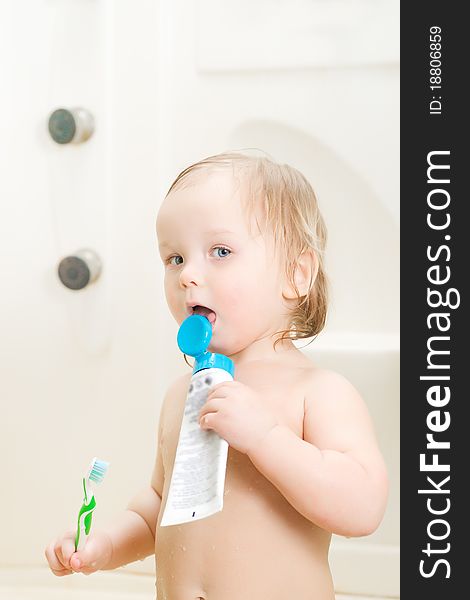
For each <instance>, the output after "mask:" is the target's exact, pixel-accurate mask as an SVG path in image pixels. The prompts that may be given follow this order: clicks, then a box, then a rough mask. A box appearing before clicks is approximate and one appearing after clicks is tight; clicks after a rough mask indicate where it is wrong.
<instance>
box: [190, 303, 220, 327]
mask: <svg viewBox="0 0 470 600" xmlns="http://www.w3.org/2000/svg"><path fill="white" fill-rule="evenodd" d="M193 315H201V316H203V317H206V319H207V320H208V321H209V323H210V324H211V325H212V326H214V324H215V321H216V319H217V317H216V314H215V312H214V311H213V310H211V309H210V308H207V306H199V305H197V306H193Z"/></svg>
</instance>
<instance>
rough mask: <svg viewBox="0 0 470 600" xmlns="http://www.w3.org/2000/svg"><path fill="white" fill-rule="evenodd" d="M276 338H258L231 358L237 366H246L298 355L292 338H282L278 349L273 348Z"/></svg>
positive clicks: (277, 346)
mask: <svg viewBox="0 0 470 600" xmlns="http://www.w3.org/2000/svg"><path fill="white" fill-rule="evenodd" d="M273 344H274V340H273V339H272V338H271V337H266V338H262V339H260V340H256V341H255V342H253V343H252V344H250V345H249V346H247V347H246V348H243V350H240V351H239V352H235V353H234V354H231V355H230V358H231V359H232V360H233V362H234V364H235V369H236V368H237V367H244V366H246V365H248V364H251V363H254V362H258V361H262V362H271V361H279V362H281V361H282V360H284V359H289V358H291V357H293V356H294V355H298V354H299V353H300V350H298V349H297V348H296V347H295V345H294V344H293V342H292V341H291V340H282V341H280V342H279V343H278V344H276V349H275V350H274V348H273Z"/></svg>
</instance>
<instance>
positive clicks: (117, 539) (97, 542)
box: [45, 394, 168, 577]
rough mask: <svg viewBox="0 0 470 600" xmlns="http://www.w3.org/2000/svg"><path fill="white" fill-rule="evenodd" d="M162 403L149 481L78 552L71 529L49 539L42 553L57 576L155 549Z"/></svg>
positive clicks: (89, 570)
mask: <svg viewBox="0 0 470 600" xmlns="http://www.w3.org/2000/svg"><path fill="white" fill-rule="evenodd" d="M167 396H168V394H167ZM165 399H166V398H165ZM164 407H165V401H164V402H163V404H162V410H161V414H160V425H159V433H158V451H157V459H156V462H155V467H154V470H153V474H152V479H151V485H150V486H149V487H147V488H145V489H143V490H142V491H141V492H139V493H138V494H137V495H136V496H134V498H133V499H132V500H131V501H130V502H129V504H128V506H127V508H126V510H125V511H124V512H122V513H121V514H119V515H118V516H117V517H116V519H115V520H114V522H113V523H112V524H111V525H110V526H108V527H106V528H104V529H102V530H95V531H94V530H93V529H92V532H91V534H90V536H89V538H88V539H87V542H86V545H85V547H84V548H83V549H82V550H80V551H79V552H75V545H74V541H75V530H70V531H67V532H66V533H65V534H63V535H62V536H60V537H59V538H57V539H56V540H54V541H53V542H51V543H50V544H49V546H48V547H47V548H46V550H45V555H46V559H47V561H48V563H49V567H50V568H51V570H52V572H53V573H54V574H55V575H57V576H59V577H61V576H63V575H70V574H71V573H73V572H74V571H75V572H80V573H84V574H87V575H88V574H90V573H94V572H95V571H98V570H109V569H116V568H117V567H120V566H122V565H126V564H129V563H131V562H134V561H136V560H139V559H143V558H145V557H146V556H150V555H151V554H153V553H154V552H155V530H156V523H157V518H158V514H159V512H160V506H161V496H162V490H163V463H162V456H161V449H160V441H161V431H162V419H163V413H164Z"/></svg>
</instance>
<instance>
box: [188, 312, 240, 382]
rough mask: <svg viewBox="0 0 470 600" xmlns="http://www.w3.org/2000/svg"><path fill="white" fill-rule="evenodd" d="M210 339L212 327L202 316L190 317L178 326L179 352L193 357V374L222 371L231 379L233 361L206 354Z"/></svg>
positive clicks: (210, 353) (211, 353)
mask: <svg viewBox="0 0 470 600" xmlns="http://www.w3.org/2000/svg"><path fill="white" fill-rule="evenodd" d="M211 339H212V325H211V324H210V322H209V319H206V317H203V316H202V315H190V316H189V317H187V318H186V319H185V320H184V321H183V322H182V323H181V325H180V328H179V330H178V337H177V342H178V347H179V349H180V350H181V352H184V354H188V355H189V356H194V358H195V359H196V361H195V363H194V369H193V374H194V373H197V372H198V371H202V369H212V368H216V369H224V370H225V371H227V372H228V373H230V375H231V376H232V377H233V374H234V371H235V369H234V364H233V361H232V360H231V359H230V358H229V357H228V356H224V355H223V354H216V353H215V352H206V350H207V347H208V346H209V344H210V342H211Z"/></svg>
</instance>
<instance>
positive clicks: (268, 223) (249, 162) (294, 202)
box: [167, 151, 328, 347]
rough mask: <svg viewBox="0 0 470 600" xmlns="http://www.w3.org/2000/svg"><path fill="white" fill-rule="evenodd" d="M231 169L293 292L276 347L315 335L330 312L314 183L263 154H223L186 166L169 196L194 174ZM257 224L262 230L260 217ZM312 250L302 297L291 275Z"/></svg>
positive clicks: (323, 232)
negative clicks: (267, 233)
mask: <svg viewBox="0 0 470 600" xmlns="http://www.w3.org/2000/svg"><path fill="white" fill-rule="evenodd" d="M224 168H225V169H227V168H228V169H231V170H232V174H233V176H234V179H235V180H236V181H239V182H240V183H241V184H242V185H247V186H248V188H247V189H248V193H247V194H245V195H244V194H242V197H243V198H244V201H245V208H246V209H247V210H248V214H249V215H255V214H256V212H257V209H258V213H259V208H261V209H262V211H261V212H262V214H263V218H264V223H263V226H264V227H265V228H266V229H265V231H266V230H267V231H271V232H272V235H273V240H274V244H275V250H276V251H277V252H278V256H281V257H282V263H283V267H284V269H285V273H286V275H287V278H288V281H289V282H290V284H291V285H292V287H293V289H294V290H295V293H296V295H297V304H296V306H295V307H294V308H293V309H292V310H291V313H290V325H289V329H286V330H283V331H278V332H276V334H280V337H279V338H278V339H276V341H275V343H274V347H276V344H277V343H279V342H280V341H281V340H283V339H290V340H300V339H305V338H313V337H314V336H316V335H318V334H319V333H320V331H321V330H322V329H323V327H324V326H325V322H326V316H327V310H328V281H327V277H326V274H325V270H324V253H325V246H326V240H327V231H326V226H325V223H324V221H323V217H322V215H321V213H320V210H319V207H318V202H317V199H316V196H315V193H314V191H313V189H312V186H311V185H310V183H309V182H308V181H307V179H306V178H305V177H304V175H302V173H300V171H298V170H297V169H294V168H293V167H291V166H289V165H287V164H280V163H277V162H275V161H274V160H273V159H272V158H270V157H269V158H268V157H267V156H266V155H264V153H263V155H262V156H259V155H255V156H252V155H249V154H247V153H245V151H243V152H238V151H237V152H226V153H222V154H217V155H215V156H209V157H208V158H204V159H203V160H200V161H199V162H197V163H194V164H192V165H190V166H189V167H187V168H186V169H184V170H183V171H182V172H181V173H180V174H179V175H178V176H177V177H176V179H175V180H174V182H173V183H172V184H171V186H170V189H169V190H168V193H167V195H168V194H170V192H172V191H175V190H177V189H180V188H182V187H184V186H185V185H189V184H191V183H194V181H193V179H197V176H198V175H204V174H207V171H208V170H218V169H224ZM256 222H257V223H258V228H259V229H260V231H262V228H261V227H260V224H259V222H258V219H256ZM306 251H311V252H312V253H313V255H314V257H315V264H314V268H313V272H312V273H311V277H310V282H309V287H308V292H307V294H306V295H305V296H301V295H300V293H299V290H298V288H297V286H296V285H295V280H294V274H295V271H296V267H297V265H298V260H299V257H300V256H301V255H302V253H304V252H306Z"/></svg>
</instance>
